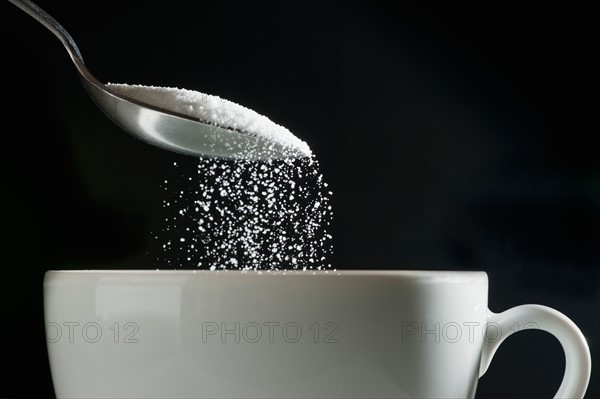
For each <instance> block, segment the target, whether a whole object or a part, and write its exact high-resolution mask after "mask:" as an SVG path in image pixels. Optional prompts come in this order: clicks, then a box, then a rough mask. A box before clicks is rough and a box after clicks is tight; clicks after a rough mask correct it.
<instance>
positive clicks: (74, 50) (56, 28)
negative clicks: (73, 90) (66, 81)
mask: <svg viewBox="0 0 600 399" xmlns="http://www.w3.org/2000/svg"><path fill="white" fill-rule="evenodd" d="M9 1H10V2H11V3H13V4H14V5H16V6H17V7H19V8H20V9H21V10H23V11H25V12H26V13H27V14H29V15H30V16H32V17H33V18H34V19H35V20H36V21H38V22H39V23H40V24H42V25H44V26H45V27H46V28H47V29H48V30H49V31H50V32H52V33H54V35H55V36H56V37H58V39H59V40H60V41H61V42H62V44H63V45H64V46H65V48H66V49H67V52H68V53H69V55H70V56H71V59H72V60H73V63H75V66H76V67H77V69H78V70H79V72H80V73H81V74H82V75H84V76H85V77H86V78H88V79H90V80H93V81H94V82H98V80H97V79H96V78H95V77H94V76H93V75H92V74H91V73H90V71H88V69H87V68H86V67H85V63H84V62H83V57H82V56H81V52H80V51H79V48H78V47H77V45H76V44H75V41H74V40H73V38H72V37H71V35H70V34H69V32H67V30H66V29H65V28H63V27H62V25H61V24H59V23H58V22H57V21H56V20H55V19H54V18H53V17H52V16H51V15H50V14H48V13H47V12H46V11H44V10H42V9H41V8H40V7H39V6H38V5H37V4H35V3H33V2H31V1H29V0H9ZM98 83H99V82H98Z"/></svg>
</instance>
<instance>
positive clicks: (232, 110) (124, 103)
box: [9, 0, 311, 160]
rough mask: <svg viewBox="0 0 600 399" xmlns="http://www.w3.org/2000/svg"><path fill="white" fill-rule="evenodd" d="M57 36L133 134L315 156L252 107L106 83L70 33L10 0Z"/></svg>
mask: <svg viewBox="0 0 600 399" xmlns="http://www.w3.org/2000/svg"><path fill="white" fill-rule="evenodd" d="M9 1H10V2H11V3H13V4H14V5H16V6H17V7H19V8H20V9H22V10H23V11H25V12H26V13H27V14H29V15H30V16H32V17H33V18H34V19H36V20H37V21H38V22H39V23H41V24H42V25H44V26H45V27H46V28H47V29H49V30H50V31H51V32H52V33H54V35H56V36H57V37H58V38H59V39H60V41H61V42H62V44H63V45H64V46H65V48H66V49H67V52H68V53H69V55H70V56H71V59H72V61H73V63H74V64H75V67H76V69H77V72H78V73H79V76H80V79H81V82H82V83H83V86H84V88H85V89H86V91H87V93H88V94H89V96H90V97H91V98H92V100H93V101H94V102H95V103H96V105H97V106H98V107H99V108H100V109H101V110H102V111H103V112H104V114H105V115H106V116H107V117H108V118H109V119H111V120H112V121H113V122H114V123H115V124H117V125H118V126H119V127H121V128H122V129H123V130H125V131H126V132H128V133H130V134H132V135H133V136H135V137H137V138H139V139H141V140H143V141H145V142H148V143H150V144H153V145H155V146H158V147H160V148H163V149H167V150H171V151H175V152H179V153H183V154H187V155H194V156H206V157H218V158H231V159H247V160H266V159H281V158H301V157H309V156H311V150H310V148H309V147H308V145H307V144H306V143H305V142H304V141H302V140H300V139H299V138H297V137H296V136H294V135H293V134H292V133H291V132H290V131H289V130H287V129H286V128H284V127H283V126H280V125H277V124H276V123H274V122H272V121H271V120H269V119H268V118H267V117H265V116H263V115H260V114H258V113H256V112H254V111H252V110H251V109H248V108H246V107H243V106H241V105H238V104H236V103H233V102H231V101H227V100H224V99H221V98H219V97H215V96H208V95H206V94H203V93H199V92H196V91H191V90H185V89H177V88H168V87H155V86H142V85H126V84H103V83H102V82H100V81H99V80H98V79H96V78H95V77H94V76H93V75H92V74H91V73H90V71H89V70H88V69H87V67H86V66H85V64H84V62H83V58H82V56H81V53H80V51H79V48H78V47H77V45H76V44H75V41H74V40H73V38H72V37H71V35H70V34H69V33H68V32H67V31H66V30H65V29H64V28H63V27H62V26H61V25H60V24H59V23H58V22H57V21H56V20H55V19H54V18H53V17H52V16H50V15H49V14H48V13H47V12H45V11H44V10H42V9H41V8H40V7H39V6H37V5H36V4H34V3H32V2H31V1H28V0H9Z"/></svg>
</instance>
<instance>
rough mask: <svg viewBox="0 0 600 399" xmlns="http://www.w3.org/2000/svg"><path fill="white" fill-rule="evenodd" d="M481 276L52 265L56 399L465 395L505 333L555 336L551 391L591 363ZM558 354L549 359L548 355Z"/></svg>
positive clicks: (572, 331) (571, 392)
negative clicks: (559, 376)
mask: <svg viewBox="0 0 600 399" xmlns="http://www.w3.org/2000/svg"><path fill="white" fill-rule="evenodd" d="M487 296H488V280H487V275H486V273H484V272H445V271H366V270H365V271H341V272H334V271H320V272H314V273H313V272H297V271H293V272H290V271H288V272H281V271H279V272H266V271H263V272H262V273H261V272H241V271H221V272H217V271H215V272H211V271H192V270H189V271H184V270H176V271H167V270H161V271H158V270H152V271H150V270H147V271H140V270H137V271H136V270H126V271H116V270H105V271H91V270H90V271H49V272H47V273H46V275H45V279H44V301H45V319H46V338H47V345H48V353H49V358H50V366H51V371H52V380H53V383H54V388H55V392H56V396H57V397H59V398H87V397H94V398H97V397H102V398H127V397H135V398H140V397H160V398H167V397H168V398H203V397H208V398H237V397H242V398H259V397H260V398H313V397H314V398H351V397H360V398H373V397H377V398H385V397H394V398H472V397H473V396H474V395H475V389H476V386H477V381H478V378H479V377H480V376H481V375H483V373H485V371H486V369H487V368H488V365H489V363H490V361H491V359H492V357H493V355H494V353H495V351H496V349H497V348H498V346H499V345H500V343H501V342H502V341H503V340H504V339H506V337H508V336H509V335H510V334H512V333H514V332H516V331H518V330H521V329H526V328H539V329H541V330H545V331H548V332H550V333H551V334H553V335H554V336H555V337H556V338H558V340H559V341H560V343H561V344H562V346H563V349H564V351H565V357H566V369H565V375H564V378H563V381H562V384H561V386H560V388H559V390H558V393H557V394H556V396H555V397H557V398H581V397H583V395H584V394H585V391H586V388H587V385H588V382H589V377H590V370H591V359H590V352H589V349H588V346H587V343H586V340H585V338H584V336H583V334H582V333H581V331H580V330H579V329H578V328H577V327H576V326H575V324H573V322H572V321H571V320H569V319H568V318H567V317H566V316H564V315H563V314H561V313H560V312H558V311H556V310H553V309H550V308H548V307H544V306H540V305H523V306H517V307H515V308H512V309H509V310H507V311H505V312H502V313H499V314H495V313H492V312H490V311H489V310H488V303H487ZM557 361H560V359H557Z"/></svg>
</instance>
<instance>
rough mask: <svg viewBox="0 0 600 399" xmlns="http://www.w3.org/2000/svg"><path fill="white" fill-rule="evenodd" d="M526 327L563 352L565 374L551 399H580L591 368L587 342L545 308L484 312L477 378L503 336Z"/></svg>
mask: <svg viewBox="0 0 600 399" xmlns="http://www.w3.org/2000/svg"><path fill="white" fill-rule="evenodd" d="M528 328H539V329H541V330H543V331H547V332H549V333H550V334H552V335H554V336H555V337H556V338H557V339H558V341H559V342H560V344H561V345H562V347H563V350H564V351H565V360H566V364H565V375H564V377H563V380H562V383H561V384H560V388H558V392H556V395H554V398H555V399H558V398H561V399H562V398H583V396H584V395H585V391H586V389H587V386H588V383H589V380H590V373H591V369H592V360H591V356H590V350H589V348H588V344H587V341H586V340H585V337H584V336H583V334H582V333H581V330H579V328H578V327H577V326H576V325H575V323H573V322H572V321H571V319H569V318H568V317H567V316H565V315H564V314H562V313H560V312H559V311H557V310H554V309H552V308H549V307H547V306H542V305H521V306H516V307H514V308H511V309H508V310H506V311H504V312H502V313H493V312H491V311H488V323H487V325H486V330H485V331H486V332H485V339H484V346H483V351H482V354H481V363H480V368H479V376H480V377H481V376H482V375H483V374H484V373H485V372H486V371H487V369H488V367H489V365H490V362H491V360H492V357H493V356H494V353H496V350H497V349H498V347H499V346H500V344H501V343H502V342H503V341H504V340H505V339H506V338H507V337H509V336H510V335H511V334H513V333H515V332H517V331H520V330H523V329H528Z"/></svg>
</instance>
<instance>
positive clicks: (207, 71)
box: [0, 0, 600, 398]
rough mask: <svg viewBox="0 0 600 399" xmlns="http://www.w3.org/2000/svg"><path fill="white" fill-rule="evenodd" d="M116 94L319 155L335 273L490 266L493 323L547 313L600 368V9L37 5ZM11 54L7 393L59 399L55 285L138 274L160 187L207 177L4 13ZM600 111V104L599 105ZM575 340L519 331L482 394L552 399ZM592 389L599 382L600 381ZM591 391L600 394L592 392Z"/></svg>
mask: <svg viewBox="0 0 600 399" xmlns="http://www.w3.org/2000/svg"><path fill="white" fill-rule="evenodd" d="M39 4H40V5H41V6H42V7H43V8H44V9H46V11H48V12H49V13H50V14H51V15H53V16H54V17H55V18H56V19H57V20H58V21H60V22H61V23H62V24H63V26H64V27H65V28H66V29H67V30H68V31H69V33H71V35H72V36H73V37H74V39H75V41H76V42H77V44H78V46H79V48H80V50H81V52H82V54H83V56H84V59H85V61H86V64H87V65H88V67H89V68H90V70H91V71H92V73H94V74H95V75H96V77H97V78H98V79H99V80H101V81H103V82H121V83H139V84H148V85H151V84H154V85H161V86H172V87H182V88H187V89H192V90H198V91H201V92H205V93H209V94H216V95H219V96H221V97H224V98H227V99H230V100H232V101H235V102H238V103H240V104H243V105H245V106H248V107H250V108H252V109H254V110H256V111H258V112H259V113H262V114H265V115H267V116H269V117H270V118H271V119H272V120H274V121H276V122H278V123H280V124H282V125H284V126H286V127H288V128H289V129H290V130H291V131H292V132H294V133H295V134H296V135H297V136H299V137H300V138H302V139H304V140H305V141H307V142H308V143H309V145H310V146H311V148H312V149H313V152H314V153H315V154H316V156H317V159H318V160H319V161H320V163H321V167H322V172H323V174H324V176H325V180H326V181H328V182H329V184H330V186H331V187H332V189H333V191H334V198H333V206H334V212H335V216H334V218H335V221H334V223H335V224H334V229H333V236H334V245H335V249H334V251H335V254H334V259H333V263H334V265H335V266H336V267H337V268H338V269H351V268H375V269H378V268H393V269H412V268H424V269H464V270H484V271H486V272H487V273H488V275H489V278H490V299H489V302H490V309H491V310H492V311H500V310H504V309H506V308H508V307H511V306H515V305H518V304H522V303H542V304H545V305H548V306H551V307H554V308H556V309H558V310H560V311H562V312H564V313H565V314H567V315H568V316H569V317H570V318H571V319H573V321H574V322H575V323H576V324H578V325H579V326H580V328H581V329H582V331H583V332H584V334H585V335H586V337H587V339H588V342H589V345H590V348H591V350H592V355H593V360H596V361H597V359H598V345H599V342H598V337H599V336H600V329H599V314H600V289H599V286H600V277H599V275H600V273H599V269H598V266H599V263H598V262H599V260H600V259H599V248H600V245H599V244H598V243H599V238H600V234H599V231H598V229H599V224H598V216H599V208H600V165H599V162H598V152H599V151H598V149H597V148H598V147H597V146H596V145H594V143H595V141H596V140H595V137H594V136H595V135H597V126H596V124H595V122H596V121H595V120H593V123H592V124H590V123H589V122H590V120H592V119H593V117H596V115H597V112H596V109H595V107H594V106H593V105H592V101H590V100H588V97H586V96H587V95H590V94H591V95H592V98H594V97H593V95H594V92H593V91H592V89H591V76H592V75H591V73H590V69H591V67H590V61H591V56H592V54H594V53H595V52H596V51H597V44H595V43H594V44H593V42H592V37H591V31H592V29H591V25H590V24H589V21H588V18H589V17H590V16H591V11H590V10H586V9H576V8H574V7H571V6H568V5H567V4H566V3H561V2H552V1H550V2H543V3H537V4H536V3H527V4H522V3H513V4H511V3H490V4H489V5H482V4H478V3H473V4H468V3H459V4H456V3H451V2H448V3H429V2H428V3H423V4H420V5H415V4H412V3H410V5H409V3H403V2H399V3H398V4H395V3H391V2H390V3H387V2H386V3H377V2H323V3H321V2H312V1H303V2H281V3H280V2H247V3H241V2H240V3H237V2H194V3H192V2H177V1H169V2H141V1H129V2H119V1H114V0H110V1H102V2H99V1H98V2H96V1H94V2H85V4H84V3H81V2H78V3H69V5H67V4H63V3H58V2H51V1H47V0H46V1H39ZM0 10H1V15H2V17H1V24H2V35H1V37H2V39H1V40H2V51H3V60H2V64H3V70H4V76H3V77H4V79H3V82H2V83H3V97H4V100H5V101H4V106H3V118H4V123H3V128H2V138H3V140H4V142H3V143H2V147H1V148H2V150H3V151H2V156H1V159H2V169H1V170H2V176H1V178H2V180H1V181H2V187H3V189H2V196H1V198H2V203H3V206H2V222H3V223H2V227H3V230H4V233H5V234H4V238H3V239H2V248H3V255H4V259H5V260H4V262H3V270H2V273H1V276H2V282H3V287H2V290H1V293H2V294H1V295H2V296H1V297H0V300H1V302H0V303H2V314H3V316H2V319H1V320H0V323H1V324H2V329H1V334H2V336H1V337H0V338H1V341H0V342H1V343H2V347H3V350H2V351H3V356H2V362H3V364H4V367H3V369H4V371H3V372H2V374H1V376H0V381H1V383H0V396H2V397H4V396H7V397H53V393H52V384H51V379H50V374H49V368H48V363H47V362H48V360H47V355H46V352H45V339H44V322H43V308H42V279H43V274H44V272H45V271H46V270H48V269H53V268H95V267H114V268H120V267H123V268H127V267H129V268H139V267H142V268H144V267H149V268H151V267H152V265H151V264H150V263H149V261H148V259H147V258H146V257H145V256H146V255H145V254H146V251H147V249H148V246H149V245H151V243H150V241H151V240H150V235H149V234H150V230H151V229H152V228H153V226H156V223H157V220H160V209H161V207H160V203H159V199H158V198H159V197H158V191H159V184H160V182H161V181H162V180H164V179H166V178H171V177H172V176H173V174H174V173H175V172H174V168H173V166H172V164H173V162H178V163H179V165H180V168H179V169H180V170H179V171H178V172H177V173H181V171H182V170H183V171H185V170H186V169H185V168H191V169H190V170H194V169H193V168H194V167H195V165H196V161H195V160H194V159H193V158H191V157H185V156H182V155H178V154H174V153H168V152H166V151H164V150H161V149H158V148H155V147H151V146H149V145H147V144H145V143H142V142H140V141H138V140H136V139H135V138H133V137H131V136H129V135H128V134H126V133H124V132H122V131H121V130H119V129H118V128H117V127H116V126H114V125H113V124H112V122H110V121H109V120H108V119H107V118H106V117H105V116H104V115H103V114H102V113H101V112H100V111H99V110H98V108H96V106H95V105H94V104H93V103H92V102H91V100H90V99H89V98H88V97H87V95H86V93H85V91H84V90H83V88H82V86H81V84H80V82H79V80H78V78H77V75H76V73H75V69H74V67H73V65H72V63H71V61H70V59H69V57H68V55H67V53H66V52H65V50H64V48H63V47H62V45H61V44H60V42H59V41H58V40H57V39H56V38H55V37H53V36H52V34H51V33H50V32H49V31H47V30H45V28H43V27H42V26H41V25H40V24H38V23H37V22H35V21H34V20H33V19H31V18H30V17H29V16H27V15H26V14H24V13H23V12H22V11H19V10H18V9H17V8H15V7H14V6H12V5H10V4H9V3H3V4H2V6H1V8H0ZM596 102H597V101H593V103H596ZM563 370H564V360H563V354H562V350H561V348H560V344H559V343H558V341H556V340H555V339H554V338H553V337H552V336H550V335H549V334H546V333H540V332H537V333H535V332H523V333H521V334H517V335H514V336H511V337H510V338H509V339H508V340H507V341H506V343H505V344H504V345H503V346H502V349H501V350H499V351H498V353H497V355H496V356H495V358H494V361H493V362H492V365H491V367H490V369H489V371H488V372H487V374H486V375H485V376H483V377H482V378H481V380H480V383H479V388H478V392H477V397H478V398H507V397H520V398H537V397H539V398H548V397H551V396H552V395H553V394H554V392H555V391H556V389H557V388H558V385H559V384H560V380H561V378H562V374H563ZM596 374H597V373H596ZM595 377H597V375H596V376H595V375H594V374H592V381H591V384H590V387H589V389H588V394H587V395H586V397H588V398H592V397H598V396H599V394H600V393H599V387H598V381H597V380H598V378H595Z"/></svg>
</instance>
